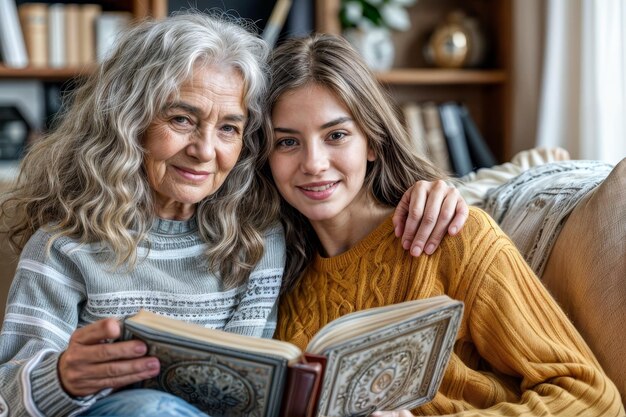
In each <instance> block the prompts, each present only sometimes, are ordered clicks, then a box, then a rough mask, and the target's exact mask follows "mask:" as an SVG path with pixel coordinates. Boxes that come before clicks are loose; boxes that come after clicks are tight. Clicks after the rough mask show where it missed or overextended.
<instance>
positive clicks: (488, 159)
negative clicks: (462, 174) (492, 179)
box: [458, 104, 498, 168]
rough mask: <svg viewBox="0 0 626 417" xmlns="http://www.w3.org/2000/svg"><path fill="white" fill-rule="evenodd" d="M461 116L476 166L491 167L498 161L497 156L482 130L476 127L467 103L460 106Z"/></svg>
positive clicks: (468, 145)
mask: <svg viewBox="0 0 626 417" xmlns="http://www.w3.org/2000/svg"><path fill="white" fill-rule="evenodd" d="M458 111H459V117H460V118H461V123H462V124H463V130H464V131H465V137H466V139H467V147H468V148H469V152H470V156H471V158H472V162H473V163H474V166H475V167H477V168H490V167H492V166H494V165H496V164H497V163H498V161H497V160H496V158H495V157H494V156H493V153H491V150H490V149H489V146H487V142H485V139H484V138H483V136H482V135H481V134H480V131H479V130H478V128H477V127H476V124H475V123H474V120H473V119H472V116H471V115H470V113H469V110H468V109H467V107H465V105H463V104H460V105H459V106H458Z"/></svg>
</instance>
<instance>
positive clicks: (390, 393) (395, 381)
mask: <svg viewBox="0 0 626 417" xmlns="http://www.w3.org/2000/svg"><path fill="white" fill-rule="evenodd" d="M462 312H463V304H462V303H461V302H460V301H456V300H452V299H451V298H449V297H447V296H445V295H442V296H437V297H433V298H428V299H423V300H416V301H408V302H405V303H401V304H395V305H390V306H385V307H376V308H370V309H367V310H362V311H359V312H355V313H351V314H347V315H345V316H343V317H340V318H338V319H336V320H334V321H332V322H331V323H329V324H327V325H326V326H324V327H323V328H322V329H321V330H320V331H319V332H318V333H317V334H316V335H315V337H313V339H312V340H311V342H310V344H309V345H308V347H307V349H306V352H302V351H301V350H300V349H298V348H297V347H296V346H295V345H292V344H290V343H287V342H281V341H278V340H271V339H261V338H256V337H251V336H242V335H237V334H232V333H227V332H223V331H220V330H213V329H208V328H204V327H202V326H198V325H195V324H190V323H185V322H182V321H179V320H174V319H170V318H166V317H164V316H160V315H157V314H154V313H150V312H148V311H140V312H139V313H138V314H137V315H135V316H132V317H129V318H127V319H126V320H125V321H124V336H123V338H124V339H130V338H138V339H141V340H143V341H145V342H146V343H147V345H148V355H153V356H156V357H158V358H159V360H160V361H161V373H160V374H159V376H158V377H156V378H153V379H150V380H146V381H144V382H143V384H142V386H143V387H146V388H155V389H160V390H164V391H168V392H171V393H172V394H174V395H177V396H179V397H181V398H183V399H184V400H186V401H188V402H190V403H192V404H194V405H196V406H197V407H198V408H200V409H201V410H203V411H205V412H206V413H207V414H209V415H210V416H212V417H222V416H229V417H236V416H242V417H248V416H250V417H252V416H254V417H266V416H267V417H274V416H288V417H299V416H303V417H304V416H315V415H320V416H328V417H343V416H366V415H368V414H369V413H371V412H373V411H375V410H397V409H410V408H414V407H416V406H419V405H421V404H424V403H426V402H428V401H430V400H431V399H432V398H433V396H434V395H435V393H436V392H437V389H438V388H439V384H440V382H441V378H442V376H443V373H444V371H445V369H446V366H447V363H448V359H449V357H450V353H451V351H452V347H453V345H454V342H455V339H456V334H457V331H458V327H459V323H460V321H461V316H462Z"/></svg>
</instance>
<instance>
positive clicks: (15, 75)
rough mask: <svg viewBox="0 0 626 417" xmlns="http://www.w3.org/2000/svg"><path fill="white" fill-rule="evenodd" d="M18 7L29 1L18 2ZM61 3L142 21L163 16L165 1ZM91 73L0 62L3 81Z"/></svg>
mask: <svg viewBox="0 0 626 417" xmlns="http://www.w3.org/2000/svg"><path fill="white" fill-rule="evenodd" d="M56 2H57V1H45V0H43V1H38V3H46V4H52V3H56ZM16 3H17V5H18V6H19V5H20V4H23V3H27V1H16ZM59 3H66V4H69V3H74V4H84V3H93V4H98V5H100V6H101V7H102V10H103V11H123V12H129V13H131V14H132V16H133V19H134V20H141V19H144V18H146V17H149V16H153V15H154V13H157V14H159V15H160V14H161V13H162V9H163V0H132V1H123V0H93V1H92V0H89V1H78V0H77V1H72V0H68V1H59ZM89 71H91V68H89V67H83V68H40V67H38V68H28V67H27V68H9V67H6V66H4V65H3V64H2V62H1V61H0V80H2V79H34V80H41V81H63V80H67V79H69V78H73V77H76V76H80V75H82V74H85V73H86V72H89Z"/></svg>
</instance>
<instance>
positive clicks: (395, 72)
mask: <svg viewBox="0 0 626 417" xmlns="http://www.w3.org/2000/svg"><path fill="white" fill-rule="evenodd" d="M376 78H377V79H378V80H379V81H380V82H382V83H384V84H430V85H454V84H478V85H480V84H503V83H506V82H507V80H508V78H507V74H506V72H505V71H502V70H464V69H460V70H457V69H430V68H394V69H392V70H390V71H385V72H380V73H377V74H376Z"/></svg>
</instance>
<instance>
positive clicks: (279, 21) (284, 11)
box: [263, 0, 291, 47]
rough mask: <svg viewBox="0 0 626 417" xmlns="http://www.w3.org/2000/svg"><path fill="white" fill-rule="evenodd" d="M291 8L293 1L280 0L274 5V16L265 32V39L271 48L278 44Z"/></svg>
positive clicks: (266, 26) (271, 16) (272, 15)
mask: <svg viewBox="0 0 626 417" xmlns="http://www.w3.org/2000/svg"><path fill="white" fill-rule="evenodd" d="M290 8H291V0H278V1H277V2H276V4H275V5H274V9H273V10H272V14H271V15H270V18H269V20H268V22H267V25H265V30H264V31H263V39H264V40H265V42H267V44H268V45H269V46H270V47H273V46H274V44H276V41H277V40H278V35H280V30H281V29H282V28H283V25H284V24H285V20H287V15H288V14H289V9H290Z"/></svg>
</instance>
